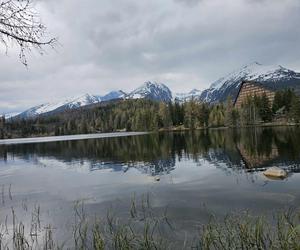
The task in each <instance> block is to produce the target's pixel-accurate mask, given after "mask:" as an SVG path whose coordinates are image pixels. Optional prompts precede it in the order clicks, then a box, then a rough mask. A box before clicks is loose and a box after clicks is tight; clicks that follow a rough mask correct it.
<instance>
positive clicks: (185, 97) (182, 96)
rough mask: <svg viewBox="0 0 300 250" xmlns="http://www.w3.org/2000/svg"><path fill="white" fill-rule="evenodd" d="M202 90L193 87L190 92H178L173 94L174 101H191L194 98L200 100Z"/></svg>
mask: <svg viewBox="0 0 300 250" xmlns="http://www.w3.org/2000/svg"><path fill="white" fill-rule="evenodd" d="M201 94H202V91H201V90H198V89H193V90H191V91H190V92H188V93H176V94H175V95H174V96H173V99H174V101H178V102H186V101H190V100H192V99H194V100H200V98H201Z"/></svg>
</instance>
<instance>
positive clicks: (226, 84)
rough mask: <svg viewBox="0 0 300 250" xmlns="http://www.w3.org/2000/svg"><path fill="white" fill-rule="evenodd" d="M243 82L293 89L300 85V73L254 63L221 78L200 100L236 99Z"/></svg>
mask: <svg viewBox="0 0 300 250" xmlns="http://www.w3.org/2000/svg"><path fill="white" fill-rule="evenodd" d="M243 80H248V81H256V82H259V83H262V84H264V85H266V86H269V87H273V88H275V89H280V88H287V87H289V88H293V87H295V86H297V88H299V84H300V73H296V72H294V71H292V70H289V69H286V68H284V67H282V66H280V65H277V66H276V65H275V66H273V65H271V66H267V65H262V64H260V63H258V62H254V63H251V64H248V65H245V66H244V67H242V68H240V69H238V70H236V71H234V72H232V73H230V74H228V75H227V76H225V77H222V78H220V79H219V80H217V81H216V82H214V83H213V84H212V85H211V86H210V88H209V89H206V90H204V91H203V92H202V94H201V97H200V99H201V100H202V101H206V102H211V103H214V102H223V101H225V100H226V98H227V96H231V97H232V98H235V97H236V95H237V93H238V90H239V87H240V84H241V83H242V81H243Z"/></svg>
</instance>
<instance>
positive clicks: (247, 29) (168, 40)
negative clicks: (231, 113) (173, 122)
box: [0, 0, 300, 113]
mask: <svg viewBox="0 0 300 250" xmlns="http://www.w3.org/2000/svg"><path fill="white" fill-rule="evenodd" d="M36 8H37V9H38V10H39V12H40V13H41V17H42V19H43V21H44V22H45V23H46V24H47V26H48V28H49V32H50V33H51V34H54V35H55V36H58V37H59V41H60V43H61V46H58V47H57V48H56V51H51V50H50V51H47V54H46V55H45V56H42V57H41V56H39V55H37V54H35V53H33V54H31V55H29V63H30V65H29V69H26V68H24V67H23V65H22V64H21V63H19V61H18V59H17V50H16V49H15V48H14V49H12V50H10V51H9V55H8V56H5V55H4V51H3V50H2V54H3V55H2V57H1V59H0V67H1V75H0V113H1V112H10V111H21V110H24V109H26V108H29V107H31V106H33V105H36V104H39V103H43V102H48V101H55V100H59V99H61V98H64V97H68V96H73V95H80V94H84V93H92V94H104V93H105V92H107V91H109V90H111V89H124V90H125V91H129V90H131V89H133V88H135V87H137V86H138V85H140V84H141V83H143V82H144V81H146V80H156V81H162V82H165V83H166V84H167V85H168V86H169V87H170V88H171V89H172V90H174V91H188V90H190V89H192V88H199V89H204V88H206V87H208V86H209V84H210V83H211V82H213V81H214V80H216V79H217V78H219V77H221V76H223V75H224V74H226V73H228V72H230V71H231V70H233V69H235V68H238V67H240V66H241V65H244V64H246V63H250V62H252V61H259V62H261V63H264V64H281V65H283V66H287V67H290V68H292V69H295V70H300V59H299V58H300V50H299V44H300V43H299V42H300V32H299V27H298V23H300V16H299V11H300V2H299V1H298V0H287V1H279V0H272V1H271V0H210V1H208V0H201V1H197V0H164V1H160V0H151V1H137V0H114V1H109V0H101V1H99V0H86V1H79V0H60V1H58V0H52V1H45V0H44V1H42V0H40V1H38V2H37V3H36Z"/></svg>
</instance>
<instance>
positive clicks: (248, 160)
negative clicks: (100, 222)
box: [0, 127, 300, 231]
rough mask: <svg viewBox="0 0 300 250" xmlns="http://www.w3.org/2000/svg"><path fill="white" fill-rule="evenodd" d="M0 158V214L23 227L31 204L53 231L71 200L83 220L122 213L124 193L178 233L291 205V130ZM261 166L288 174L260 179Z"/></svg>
mask: <svg viewBox="0 0 300 250" xmlns="http://www.w3.org/2000/svg"><path fill="white" fill-rule="evenodd" d="M123 135H124V134H123ZM73 139H74V138H73ZM75 139H76V138H75ZM81 139H82V138H81ZM0 157H1V158H0V183H1V185H2V202H1V207H2V215H4V214H6V213H8V214H9V213H10V210H11V207H15V208H16V209H18V208H20V207H21V208H22V209H20V211H19V212H20V213H21V214H22V215H20V216H22V219H23V220H24V221H25V223H26V220H27V219H26V218H27V217H26V213H29V215H30V212H29V211H31V210H30V209H32V208H34V207H36V206H37V205H39V206H40V207H41V213H42V216H44V222H47V223H48V222H49V223H52V224H54V225H57V227H59V228H60V229H67V228H68V226H70V224H68V223H69V222H68V221H70V220H72V217H73V216H74V213H73V209H72V208H73V206H74V202H75V201H78V200H83V201H84V204H85V209H86V211H88V214H89V215H93V214H97V215H100V216H101V215H105V214H106V213H107V211H108V210H113V211H115V212H116V213H118V214H120V216H122V215H124V216H125V215H126V214H127V212H128V210H129V208H130V203H131V201H132V199H133V197H136V198H137V199H141V197H143V196H145V195H149V196H150V197H151V203H152V206H153V207H154V208H155V209H156V210H161V211H164V210H165V209H166V207H167V208H168V216H169V217H170V218H171V220H172V221H173V222H174V223H176V224H177V228H178V230H182V231H183V230H184V231H189V230H193V229H194V228H195V227H197V226H198V225H200V224H201V223H202V222H204V221H207V220H208V217H209V215H210V214H211V213H213V214H215V215H216V216H221V217H222V216H224V215H226V214H228V213H230V212H233V211H237V212H239V211H244V210H249V211H250V212H252V213H254V214H271V213H273V212H274V211H276V210H278V209H284V208H287V207H300V129H299V128H296V127H277V128H256V129H254V128H252V129H241V130H230V129H224V130H203V131H195V132H172V133H171V132H170V133H168V132H163V133H151V134H146V135H136V136H125V137H124V136H123V137H113V138H97V139H87V140H70V141H56V142H43V143H27V144H16V145H0ZM271 166H279V167H282V168H284V169H286V170H287V171H288V177H287V178H286V179H284V180H278V179H277V180H276V179H275V180H274V179H269V178H266V177H265V176H264V175H263V173H262V170H264V169H266V168H267V167H271ZM158 177H159V178H158ZM21 210H22V211H23V212H21ZM24 211H25V212H24ZM29 217H30V216H29ZM28 220H29V219H28Z"/></svg>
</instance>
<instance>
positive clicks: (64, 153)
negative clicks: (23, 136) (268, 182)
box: [0, 127, 300, 175]
mask: <svg viewBox="0 0 300 250" xmlns="http://www.w3.org/2000/svg"><path fill="white" fill-rule="evenodd" d="M298 138H300V131H298V129H297V128H292V127H290V128H283V127H282V128H273V129H271V128H256V129H254V128H253V129H240V130H202V131H195V132H176V133H158V134H149V135H143V136H136V137H122V138H121V137H120V138H103V139H91V140H81V141H64V142H51V143H40V144H26V145H7V146H1V147H0V157H1V158H2V159H3V160H4V161H5V160H7V161H9V160H10V159H11V158H13V157H18V158H22V159H23V160H26V161H29V162H33V161H34V159H36V160H37V161H39V162H41V161H42V160H44V161H46V160H47V161H48V162H47V163H45V164H44V166H45V167H47V166H49V165H51V164H52V165H53V166H54V165H55V164H56V165H58V166H59V167H63V166H62V165H64V166H65V167H67V168H79V169H80V170H84V171H95V170H104V169H110V170H113V171H123V172H126V171H128V170H129V169H130V168H135V169H138V170H139V171H141V172H142V173H144V174H148V175H158V174H161V173H165V174H168V173H170V172H171V171H172V170H174V169H175V167H176V161H182V160H183V161H184V160H185V159H189V160H193V161H194V162H200V161H201V160H205V161H208V162H210V163H212V164H213V165H214V166H216V167H218V168H220V169H222V170H224V171H229V170H230V171H231V170H233V171H235V170H241V169H243V168H246V169H252V170H253V169H254V170H255V169H257V168H262V167H268V166H272V165H276V166H292V167H291V171H292V172H297V171H299V165H300V144H299V143H298ZM49 160H52V161H53V162H52V163H51V164H50V161H49ZM55 161H56V162H57V163H55Z"/></svg>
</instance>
